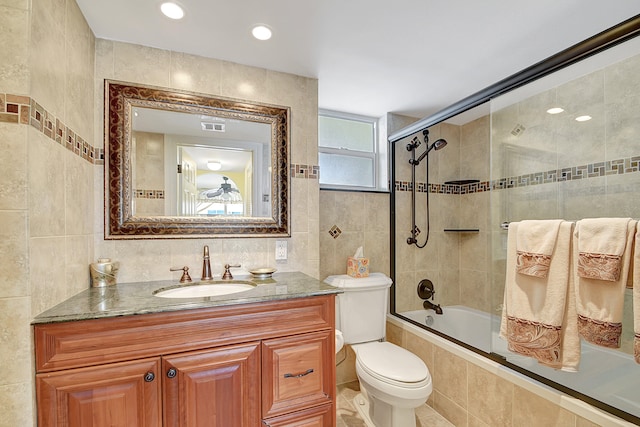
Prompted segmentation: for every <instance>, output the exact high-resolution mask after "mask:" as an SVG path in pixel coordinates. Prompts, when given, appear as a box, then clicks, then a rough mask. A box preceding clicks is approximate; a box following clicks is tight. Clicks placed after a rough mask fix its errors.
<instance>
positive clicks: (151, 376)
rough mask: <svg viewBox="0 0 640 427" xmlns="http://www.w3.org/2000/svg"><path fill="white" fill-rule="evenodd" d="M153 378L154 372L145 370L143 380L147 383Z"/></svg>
mask: <svg viewBox="0 0 640 427" xmlns="http://www.w3.org/2000/svg"><path fill="white" fill-rule="evenodd" d="M155 378H156V374H154V373H153V372H147V373H146V374H144V380H145V381H146V382H148V383H150V382H151V381H153V380H154V379H155Z"/></svg>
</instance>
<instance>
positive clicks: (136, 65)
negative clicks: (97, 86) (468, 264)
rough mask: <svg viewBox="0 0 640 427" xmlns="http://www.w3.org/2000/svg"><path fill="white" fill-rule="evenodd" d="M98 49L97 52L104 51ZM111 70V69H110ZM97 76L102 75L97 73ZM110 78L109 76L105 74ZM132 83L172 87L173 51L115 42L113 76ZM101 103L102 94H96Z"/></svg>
mask: <svg viewBox="0 0 640 427" xmlns="http://www.w3.org/2000/svg"><path fill="white" fill-rule="evenodd" d="M103 52H104V51H103V50H100V51H96V54H98V53H103ZM109 71H110V70H109ZM96 77H97V78H99V79H100V78H101V77H102V76H100V75H97V76H96ZM104 78H109V76H104ZM111 78H115V79H117V80H122V81H125V82H131V83H140V84H145V85H151V86H161V87H170V82H171V52H170V51H168V50H162V49H155V48H152V47H147V46H141V45H137V44H131V43H120V42H118V43H114V44H113V77H111ZM96 97H97V98H98V99H97V100H96V102H98V100H100V101H99V102H100V104H102V102H103V96H102V94H100V95H98V94H96Z"/></svg>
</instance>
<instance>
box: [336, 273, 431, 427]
mask: <svg viewBox="0 0 640 427" xmlns="http://www.w3.org/2000/svg"><path fill="white" fill-rule="evenodd" d="M325 282H326V283H328V284H330V285H332V286H335V287H339V288H342V289H343V290H344V293H342V294H338V298H337V302H336V327H337V328H338V329H339V330H340V331H341V333H342V338H343V339H344V343H345V344H349V345H351V348H352V349H353V350H354V352H355V354H356V374H357V375H358V380H359V381H360V389H361V390H362V393H361V394H360V395H358V396H356V398H355V399H354V404H355V405H356V407H357V408H358V412H359V413H360V415H361V416H362V418H363V419H364V420H365V422H366V423H367V425H368V426H370V427H415V425H416V422H415V408H417V407H418V406H420V405H422V404H424V403H425V402H426V401H427V398H428V397H429V395H430V394H431V390H432V384H431V375H430V374H429V369H427V366H426V365H425V364H424V362H423V361H422V360H421V359H420V358H419V357H418V356H416V355H415V354H413V353H411V352H409V351H407V350H405V349H404V348H402V347H398V346H397V345H394V344H391V343H389V342H386V341H382V340H383V339H384V337H385V330H386V315H387V301H388V298H389V287H390V286H391V279H390V278H389V277H387V276H385V275H384V274H382V273H371V274H370V275H369V277H365V278H361V279H355V278H352V277H349V276H347V275H339V276H329V277H327V278H326V279H325Z"/></svg>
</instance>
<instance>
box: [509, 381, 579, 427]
mask: <svg viewBox="0 0 640 427" xmlns="http://www.w3.org/2000/svg"><path fill="white" fill-rule="evenodd" d="M512 410H513V425H514V426H519V427H528V426H531V427H538V426H548V427H564V426H570V425H575V422H576V416H575V415H574V414H572V413H570V412H569V411H567V410H565V409H562V408H561V407H559V406H556V405H554V404H553V403H551V402H549V401H548V400H546V399H543V398H542V397H539V396H538V395H536V394H534V393H531V392H530V391H527V390H524V389H523V388H521V387H518V386H515V388H514V393H513V409H512Z"/></svg>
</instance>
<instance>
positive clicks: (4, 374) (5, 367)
mask: <svg viewBox="0 0 640 427" xmlns="http://www.w3.org/2000/svg"><path fill="white" fill-rule="evenodd" d="M30 321H31V307H30V303H29V298H28V297H19V298H0V325H2V333H1V334H0V388H1V387H2V386H6V385H9V384H19V383H23V382H28V381H30V380H31V378H32V359H33V358H32V346H31V327H30V325H29V322H30ZM0 396H2V395H1V394H0ZM2 401H3V402H5V399H4V397H3V398H2ZM3 406H4V405H3Z"/></svg>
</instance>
